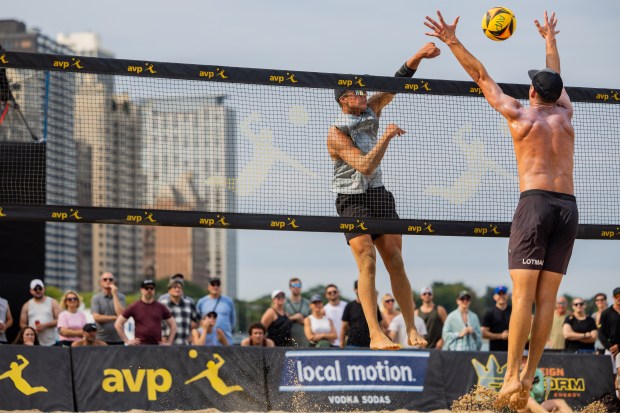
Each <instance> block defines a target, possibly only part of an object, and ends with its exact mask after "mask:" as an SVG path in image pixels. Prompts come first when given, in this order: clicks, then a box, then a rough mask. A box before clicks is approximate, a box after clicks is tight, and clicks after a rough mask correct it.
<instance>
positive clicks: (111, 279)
mask: <svg viewBox="0 0 620 413" xmlns="http://www.w3.org/2000/svg"><path fill="white" fill-rule="evenodd" d="M102 280H103V281H109V282H111V283H113V282H114V278H102Z"/></svg>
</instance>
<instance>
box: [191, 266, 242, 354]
mask: <svg viewBox="0 0 620 413" xmlns="http://www.w3.org/2000/svg"><path fill="white" fill-rule="evenodd" d="M208 289H209V294H207V295H205V296H204V297H202V298H201V299H200V300H198V303H197V304H196V308H197V309H198V313H199V314H200V316H201V317H202V318H204V317H205V316H206V315H207V314H208V313H210V312H212V311H213V312H216V313H217V322H216V323H215V327H217V328H219V329H221V330H222V331H223V332H224V334H225V335H226V340H227V341H228V342H229V343H233V332H234V328H235V325H236V323H237V312H236V311H235V303H234V301H233V300H232V298H230V297H227V296H225V295H223V294H222V280H221V279H220V278H218V277H214V278H211V279H209V286H208Z"/></svg>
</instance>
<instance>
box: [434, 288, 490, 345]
mask: <svg viewBox="0 0 620 413" xmlns="http://www.w3.org/2000/svg"><path fill="white" fill-rule="evenodd" d="M456 303H457V304H458V308H457V309H456V310H454V311H452V312H451V313H450V314H448V317H447V318H446V322H445V323H444V325H443V332H442V338H443V342H444V345H443V347H442V350H450V351H478V350H480V347H482V331H481V329H480V319H479V318H478V316H477V315H476V313H474V312H473V311H470V310H469V305H470V304H471V294H469V292H467V291H461V292H460V293H459V295H458V298H457V299H456Z"/></svg>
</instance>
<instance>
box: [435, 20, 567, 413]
mask: <svg viewBox="0 0 620 413" xmlns="http://www.w3.org/2000/svg"><path fill="white" fill-rule="evenodd" d="M437 15H438V21H435V20H434V19H432V18H430V17H428V16H427V17H426V22H425V23H424V24H425V25H426V26H427V27H429V28H430V29H431V30H433V31H432V32H431V33H427V35H429V36H433V37H437V38H438V39H440V40H441V41H443V42H444V43H445V44H446V45H447V46H448V47H450V50H451V51H452V53H453V54H454V56H455V57H456V58H457V60H458V61H459V63H460V64H461V65H462V66H463V68H464V69H465V71H466V72H467V73H468V74H469V75H470V76H471V78H472V79H473V80H474V82H476V83H477V84H478V86H480V88H481V89H482V92H483V93H484V97H485V98H486V99H487V101H488V102H489V104H490V105H491V106H492V107H493V108H494V109H495V110H497V111H498V112H499V113H501V114H502V115H503V116H504V117H505V118H506V120H507V121H508V126H509V128H510V133H511V135H512V139H513V144H514V150H515V155H516V158H517V166H518V172H519V189H520V191H521V197H520V200H519V204H518V206H517V209H516V211H515V214H514V217H513V221H512V227H511V229H510V241H509V244H508V261H509V269H510V277H511V278H512V281H513V284H514V286H513V294H512V316H511V318H510V326H509V329H508V331H509V333H508V365H507V369H506V375H505V377H504V384H503V386H502V388H501V390H500V392H499V394H498V397H497V399H496V401H495V407H496V408H502V407H505V406H507V405H508V406H509V407H510V408H511V409H514V410H521V409H523V408H524V407H525V405H526V404H527V400H528V396H529V391H530V388H531V387H532V382H533V380H534V375H535V372H536V367H537V366H538V362H539V361H540V358H541V356H542V352H543V349H544V346H545V342H546V340H547V338H548V337H549V332H550V330H551V324H552V321H553V311H554V306H555V301H556V295H557V291H558V288H559V286H560V281H561V280H562V276H563V274H566V269H567V267H568V262H569V260H570V256H571V253H572V249H573V244H574V241H575V237H576V235H577V221H578V212H577V204H576V201H575V197H574V196H573V187H574V185H573V162H574V140H575V133H574V130H573V126H572V124H571V119H572V116H573V107H572V105H571V102H570V99H569V97H568V95H567V94H566V91H565V90H564V87H563V82H562V78H561V77H560V57H559V54H558V49H557V46H556V38H555V35H556V34H557V33H558V32H557V31H556V30H555V27H556V24H557V19H556V18H555V13H554V14H553V15H551V18H549V17H548V16H547V12H545V15H544V22H543V23H544V25H542V26H541V25H540V23H539V22H538V21H535V24H536V27H537V28H538V31H539V33H540V35H541V36H542V37H543V38H544V39H545V43H546V60H547V66H546V68H544V69H542V70H535V71H532V70H531V71H530V72H529V75H530V78H531V79H532V85H531V86H530V90H529V101H530V107H529V108H525V107H523V106H522V105H521V104H520V103H519V102H518V101H517V100H516V99H513V98H512V97H510V96H507V95H505V94H504V93H503V92H502V90H501V89H500V88H499V86H498V85H497V84H496V83H495V81H494V80H493V79H491V77H490V76H489V74H488V73H487V71H486V69H485V68H484V66H483V65H482V64H481V63H480V62H479V61H478V60H477V59H476V58H475V57H474V56H472V55H471V53H469V52H468V51H467V49H465V47H464V46H463V44H462V43H461V42H460V41H459V40H458V39H457V37H456V34H455V30H456V25H457V23H458V17H457V18H456V19H455V20H454V22H453V23H452V24H451V25H450V24H446V22H445V21H444V19H443V17H442V16H441V13H439V12H437ZM533 304H535V305H536V311H535V315H534V318H533V320H532V305H533ZM530 333H531V339H530V345H529V353H528V359H527V363H526V365H525V368H524V370H523V371H522V372H521V374H519V367H520V362H521V355H522V354H523V350H524V347H525V344H526V342H527V340H528V336H529V335H530Z"/></svg>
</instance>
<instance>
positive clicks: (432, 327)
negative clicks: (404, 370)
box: [418, 305, 443, 348]
mask: <svg viewBox="0 0 620 413" xmlns="http://www.w3.org/2000/svg"><path fill="white" fill-rule="evenodd" d="M418 314H419V315H420V318H422V320H424V324H426V330H427V334H426V341H428V346H427V347H428V348H435V347H436V346H437V342H438V341H439V339H440V338H441V333H442V330H443V322H442V321H441V318H439V312H438V311H437V306H436V305H435V306H434V307H433V309H432V310H431V311H430V312H429V313H425V312H423V311H422V308H419V309H418Z"/></svg>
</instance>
